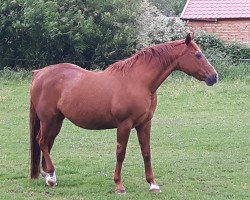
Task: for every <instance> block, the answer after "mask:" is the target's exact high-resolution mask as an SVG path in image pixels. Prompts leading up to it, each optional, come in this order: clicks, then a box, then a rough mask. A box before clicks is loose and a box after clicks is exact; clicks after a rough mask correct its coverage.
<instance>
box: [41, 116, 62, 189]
mask: <svg viewBox="0 0 250 200" xmlns="http://www.w3.org/2000/svg"><path fill="white" fill-rule="evenodd" d="M62 122H63V118H59V117H58V118H54V119H53V120H47V121H41V122H40V123H41V125H40V127H41V129H40V133H39V135H38V137H37V141H38V144H39V146H40V149H41V151H42V156H43V157H42V170H41V175H42V176H43V177H44V179H45V182H46V185H48V186H55V185H56V184H57V183H56V174H55V168H54V165H53V163H52V160H51V158H50V151H51V149H52V146H53V143H54V140H55V138H56V136H57V135H58V133H59V131H60V129H61V126H62Z"/></svg>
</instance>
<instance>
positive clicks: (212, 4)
mask: <svg viewBox="0 0 250 200" xmlns="http://www.w3.org/2000/svg"><path fill="white" fill-rule="evenodd" d="M181 18H182V19H197V18H199V19H214V18H250V0H237V1H236V0H189V1H187V4H186V6H185V8H184V10H183V12H182V15H181Z"/></svg>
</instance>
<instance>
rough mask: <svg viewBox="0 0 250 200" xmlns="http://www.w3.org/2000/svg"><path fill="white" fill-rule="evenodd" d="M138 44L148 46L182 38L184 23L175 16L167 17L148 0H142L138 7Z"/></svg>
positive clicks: (184, 31)
mask: <svg viewBox="0 0 250 200" xmlns="http://www.w3.org/2000/svg"><path fill="white" fill-rule="evenodd" d="M139 11H140V12H139V17H138V18H137V20H136V21H137V24H138V29H139V31H138V46H139V48H140V47H141V46H148V45H152V44H157V43H163V42H167V41H171V40H175V39H180V38H184V37H185V36H186V33H187V32H188V28H187V27H186V26H185V23H184V22H183V21H182V20H180V19H179V18H177V17H167V16H166V15H164V14H163V13H162V12H161V11H160V10H159V9H158V8H157V7H156V6H155V5H154V4H153V3H152V2H151V1H150V0H143V1H142V4H141V5H140V8H139Z"/></svg>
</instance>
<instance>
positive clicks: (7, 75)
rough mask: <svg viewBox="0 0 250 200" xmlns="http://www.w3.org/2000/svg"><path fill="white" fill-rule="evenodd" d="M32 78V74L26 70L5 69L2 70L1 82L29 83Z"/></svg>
mask: <svg viewBox="0 0 250 200" xmlns="http://www.w3.org/2000/svg"><path fill="white" fill-rule="evenodd" d="M30 78H31V72H30V71H28V70H24V69H16V70H13V69H10V68H8V67H5V68H4V69H3V70H0V80H1V81H4V82H6V81H27V80H30Z"/></svg>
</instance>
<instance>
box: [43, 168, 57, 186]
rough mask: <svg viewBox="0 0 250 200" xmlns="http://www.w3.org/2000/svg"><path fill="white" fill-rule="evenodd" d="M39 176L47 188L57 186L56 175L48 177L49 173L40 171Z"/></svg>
mask: <svg viewBox="0 0 250 200" xmlns="http://www.w3.org/2000/svg"><path fill="white" fill-rule="evenodd" d="M41 175H42V176H43V178H44V179H45V183H46V185H47V186H49V187H54V186H56V185H57V183H56V173H55V172H54V173H53V175H50V174H49V173H46V172H44V171H43V170H42V171H41Z"/></svg>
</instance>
